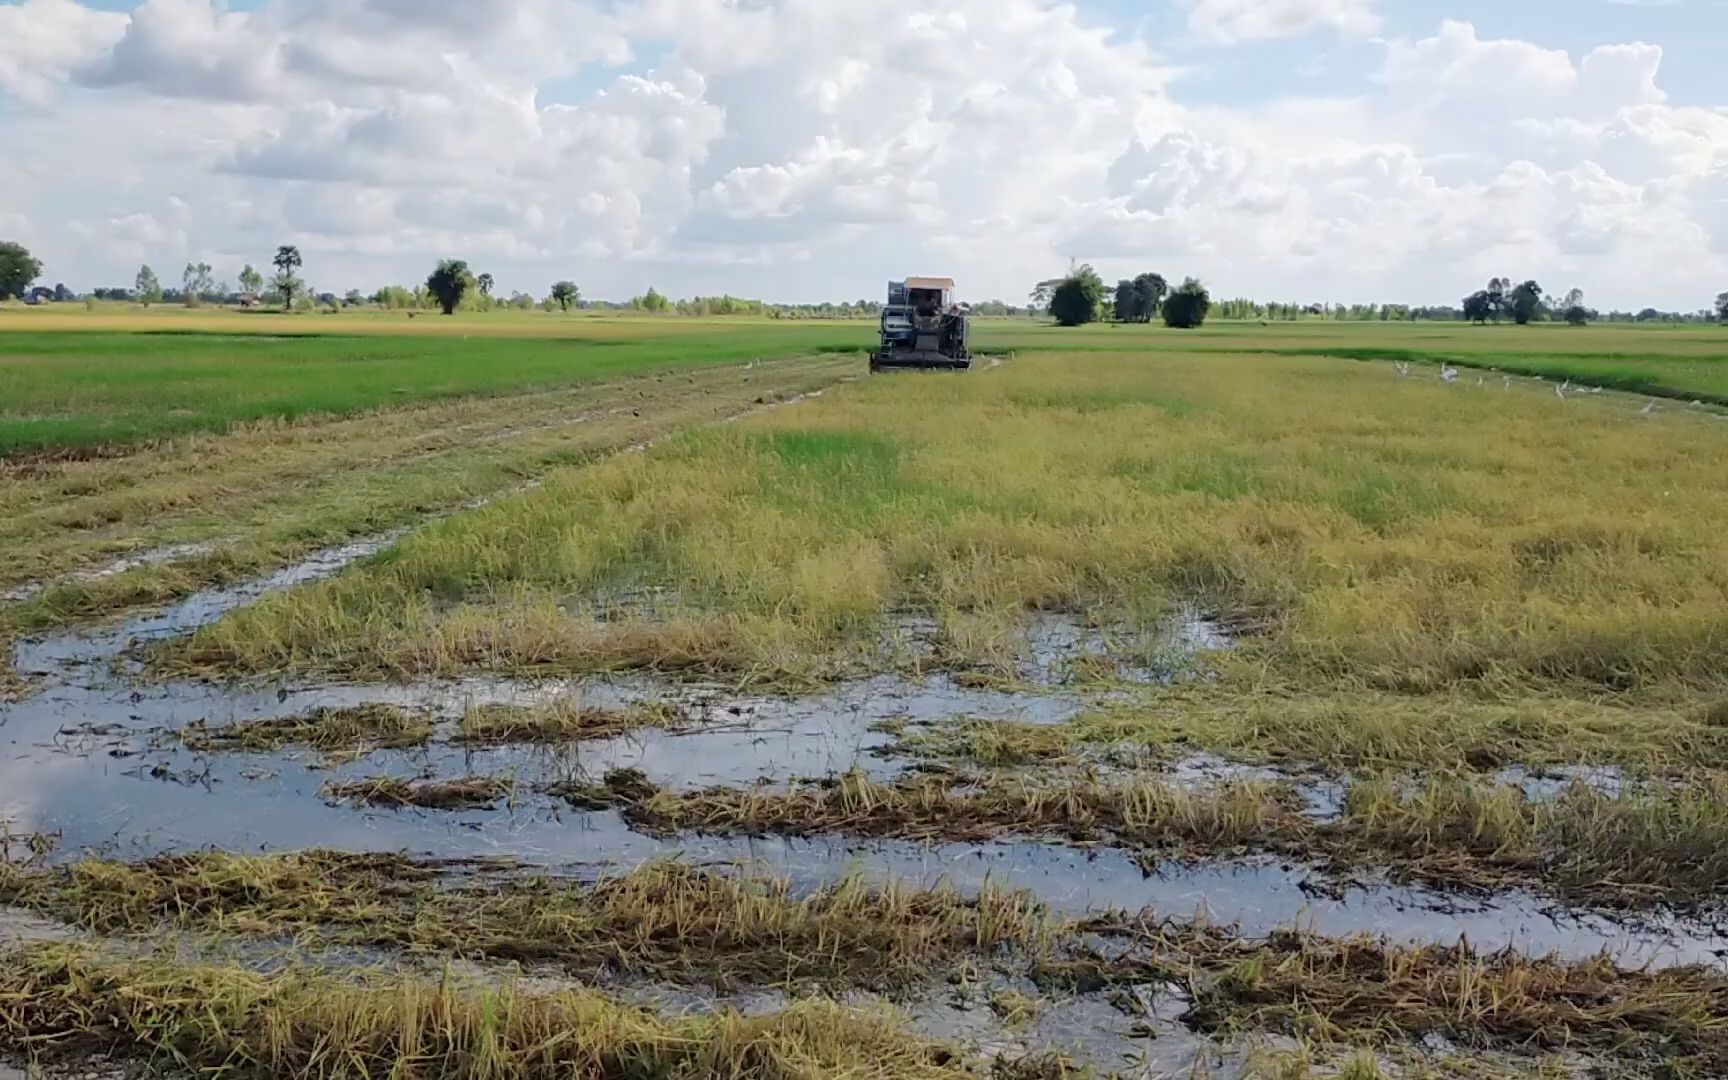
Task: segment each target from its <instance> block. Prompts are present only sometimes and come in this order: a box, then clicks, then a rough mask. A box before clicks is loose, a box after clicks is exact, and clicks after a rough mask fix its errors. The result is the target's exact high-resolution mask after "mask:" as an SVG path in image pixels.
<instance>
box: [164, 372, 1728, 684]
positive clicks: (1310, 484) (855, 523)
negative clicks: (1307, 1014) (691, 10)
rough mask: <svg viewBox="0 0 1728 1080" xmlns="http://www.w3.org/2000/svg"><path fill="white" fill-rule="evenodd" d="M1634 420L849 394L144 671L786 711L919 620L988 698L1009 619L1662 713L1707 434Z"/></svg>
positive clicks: (1358, 678) (455, 538)
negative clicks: (1205, 624) (640, 677)
mask: <svg viewBox="0 0 1728 1080" xmlns="http://www.w3.org/2000/svg"><path fill="white" fill-rule="evenodd" d="M1454 391H1458V392H1454ZM1644 420H1645V418H1642V417H1639V416H1637V410H1636V409H1635V408H1629V407H1627V403H1625V402H1608V401H1605V400H1604V401H1601V402H1598V401H1595V400H1592V401H1591V402H1588V403H1576V402H1574V403H1571V404H1567V403H1562V402H1559V401H1556V400H1555V399H1554V397H1553V395H1552V394H1548V395H1538V394H1506V393H1500V392H1493V393H1477V392H1475V391H1474V390H1473V389H1472V390H1470V391H1468V392H1465V391H1461V390H1460V389H1459V388H1456V387H1452V388H1448V387H1444V386H1442V385H1440V384H1439V383H1438V382H1437V381H1435V380H1415V379H1412V380H1400V379H1395V378H1390V377H1388V376H1387V375H1386V374H1385V372H1383V371H1379V370H1373V369H1369V368H1366V367H1363V366H1359V365H1340V364H1337V363H1335V362H1328V361H1324V360H1321V359H1317V358H1305V357H1297V358H1291V359H1290V360H1289V361H1288V362H1281V363H1278V364H1267V363H1266V362H1264V361H1263V360H1260V359H1256V358H1253V357H1241V356H1221V355H1191V354H1188V355H1170V356H1164V357H1160V358H1158V359H1157V360H1156V361H1155V362H1153V361H1148V362H1146V363H1143V364H1136V363H1126V362H1123V361H1122V360H1121V359H1120V358H1116V357H1098V356H1082V355H1074V356H1032V357H1025V358H1022V359H1020V360H1018V361H1016V362H1015V363H1014V364H1011V365H1007V366H1005V367H1003V368H1001V369H999V370H996V371H992V372H990V373H988V375H987V376H983V377H976V378H973V377H962V378H953V379H924V378H914V379H880V380H872V381H870V382H868V383H864V384H860V385H856V386H852V387H848V388H847V390H846V391H845V392H844V393H839V394H832V395H828V396H826V397H824V398H823V399H821V400H820V401H815V402H811V403H808V404H807V405H805V406H803V407H800V408H799V409H796V410H784V411H780V412H776V413H773V414H770V415H766V416H760V417H755V418H752V419H751V420H750V421H748V422H746V423H742V424H738V425H732V426H729V427H727V428H725V429H724V430H708V431H704V432H700V433H696V434H693V435H691V436H689V437H686V438H681V439H677V440H673V441H671V442H669V443H667V444H664V445H663V446H661V447H658V448H656V450H655V451H654V452H653V453H651V454H647V455H641V456H635V457H632V458H630V459H628V460H619V461H613V462H608V463H606V464H604V465H602V466H599V467H597V468H594V469H590V470H584V471H582V472H580V473H576V472H569V473H563V474H560V475H558V476H556V477H555V478H553V480H552V481H551V482H550V483H548V484H547V485H546V486H545V487H544V488H542V489H540V490H537V491H534V492H531V493H527V494H524V495H522V496H519V497H515V498H511V499H507V500H503V501H500V502H499V503H497V504H494V505H492V506H489V507H487V508H485V509H484V510H481V511H477V512H475V513H472V514H465V515H461V516H459V517H457V518H454V519H452V520H450V521H447V522H443V523H440V524H439V525H437V526H434V527H431V528H428V529H426V530H423V531H422V532H420V533H418V534H416V535H415V536H413V537H410V538H409V539H407V540H405V541H404V542H403V543H402V544H400V545H399V546H398V547H397V548H396V549H395V550H394V551H393V552H392V553H391V554H390V556H389V557H388V558H385V559H381V560H378V561H376V562H374V563H373V564H371V565H368V566H366V567H364V568H362V569H361V570H359V571H358V572H354V573H350V574H347V575H344V576H343V577H342V578H341V579H339V580H335V581H331V582H326V583H323V584H321V585H318V586H315V587H312V588H308V589H301V590H295V591H293V592H291V593H287V594H283V595H278V596H272V597H268V598H265V599H264V600H263V601H262V602H260V603H259V604H257V605H255V606H253V607H251V608H249V609H247V610H245V611H242V612H239V613H237V614H235V615H233V616H230V617H229V618H227V619H225V620H223V621H222V622H220V623H218V624H216V625H215V626H212V627H208V628H206V629H204V630H202V631H200V632H199V633H198V634H197V635H195V636H193V637H192V638H190V639H188V640H185V641H180V642H174V643H170V644H168V645H166V646H164V647H162V648H161V649H159V650H158V651H157V653H156V656H157V659H158V661H159V666H160V668H161V669H162V670H165V671H169V672H179V673H194V674H209V673H221V674H270V673H278V672H284V671H291V670H292V671H298V672H304V671H306V670H308V669H311V670H318V671H322V672H326V673H330V674H334V675H341V676H346V677H362V678H364V677H374V678H376V677H380V676H390V677H400V676H403V675H410V676H416V677H422V676H446V675H451V674H456V673H460V672H465V671H472V670H476V669H485V670H490V671H497V670H500V669H508V670H517V671H522V672H533V673H547V674H551V673H570V672H583V671H595V670H615V669H619V668H640V669H648V670H659V671H662V672H667V673H685V672H688V673H693V674H699V675H726V676H729V677H732V678H733V679H734V680H735V681H739V682H752V681H756V682H762V683H781V684H788V685H795V684H799V683H808V682H810V681H812V680H820V679H824V678H833V677H837V676H846V675H860V674H867V673H870V672H872V671H879V670H881V669H882V667H883V666H884V664H885V663H891V662H893V660H894V657H892V656H891V655H887V653H888V652H889V650H885V649H884V648H883V647H882V646H883V639H884V631H885V630H890V629H891V625H890V620H891V619H892V618H893V616H894V613H898V612H906V611H911V612H918V613H922V614H925V615H927V616H929V617H930V618H931V619H932V620H933V621H934V622H935V628H934V636H935V638H936V642H937V646H938V651H937V656H936V662H937V663H938V664H940V665H941V666H944V667H947V668H949V669H952V670H964V671H969V672H973V673H978V674H983V675H987V676H990V675H1011V674H1012V673H1013V671H1014V661H1015V660H1016V659H1018V658H1019V657H1020V656H1021V655H1022V654H1023V652H1024V648H1025V643H1024V629H1025V615H1026V613H1027V612H1028V611H1069V612H1081V613H1085V614H1086V615H1087V616H1089V617H1091V618H1093V619H1095V620H1096V621H1097V622H1099V623H1101V624H1103V625H1120V626H1125V627H1131V628H1138V627H1146V628H1155V627H1156V626H1157V623H1158V619H1159V616H1160V615H1162V614H1163V613H1165V612H1168V611H1169V610H1170V609H1171V608H1173V607H1175V606H1177V605H1179V604H1181V605H1194V606H1198V607H1199V608H1200V609H1202V610H1207V611H1211V612H1215V613H1218V614H1220V615H1222V616H1224V617H1225V621H1226V622H1227V623H1234V624H1239V625H1246V626H1249V627H1251V628H1253V629H1254V630H1256V631H1258V632H1256V633H1251V634H1248V635H1245V636H1244V637H1243V638H1242V640H1241V641H1240V642H1239V643H1238V648H1237V650H1236V655H1237V657H1238V658H1239V661H1240V662H1239V663H1230V664H1227V665H1225V666H1224V667H1223V669H1222V673H1223V675H1224V676H1225V679H1226V682H1225V684H1224V685H1225V686H1226V687H1227V688H1228V689H1231V690H1238V691H1249V690H1252V691H1256V692H1258V690H1259V689H1260V688H1261V687H1264V686H1266V685H1267V684H1268V683H1270V684H1271V685H1273V686H1276V687H1279V688H1289V689H1292V690H1295V691H1300V692H1303V693H1308V694H1314V695H1317V696H1322V697H1323V696H1325V695H1328V694H1332V693H1341V692H1342V693H1351V694H1356V693H1361V692H1370V693H1389V694H1399V695H1405V696H1407V697H1411V698H1421V697H1425V696H1436V697H1438V698H1441V699H1444V700H1456V699H1457V698H1458V697H1459V696H1460V695H1471V694H1473V695H1476V696H1477V697H1479V698H1481V699H1483V700H1492V701H1498V702H1501V703H1506V704H1516V703H1518V702H1520V701H1527V700H1537V699H1540V700H1544V701H1552V700H1558V699H1565V700H1568V701H1576V702H1590V701H1601V700H1604V699H1605V695H1610V694H1612V695H1614V697H1613V700H1615V701H1617V702H1624V703H1630V704H1639V705H1643V706H1649V707H1654V706H1657V705H1663V706H1668V707H1671V708H1677V709H1678V710H1679V711H1681V712H1683V713H1689V712H1690V711H1692V710H1694V709H1696V708H1698V707H1701V706H1703V705H1705V704H1706V703H1708V702H1710V701H1714V700H1719V699H1722V698H1728V647H1725V646H1728V614H1725V613H1728V571H1725V570H1724V568H1725V567H1728V517H1725V516H1724V513H1723V506H1724V505H1728V503H1725V502H1724V497H1725V496H1728V480H1725V477H1724V473H1723V471H1722V470H1721V469H1720V468H1717V467H1716V463H1717V461H1718V460H1719V458H1720V451H1721V447H1722V439H1723V438H1724V437H1725V434H1728V429H1724V428H1723V427H1722V425H1717V424H1704V423H1658V424H1655V425H1652V424H1649V423H1645V422H1644ZM1652 477H1661V478H1662V481H1661V482H1660V483H1653V482H1652V480H1651V478H1652ZM645 590H651V591H652V592H651V595H654V596H655V597H657V598H659V600H658V602H657V604H656V606H655V609H654V610H653V611H632V610H630V609H625V610H624V611H623V612H617V611H601V610H600V608H601V607H603V604H604V598H605V597H607V596H617V595H642V594H643V593H644V591H645Z"/></svg>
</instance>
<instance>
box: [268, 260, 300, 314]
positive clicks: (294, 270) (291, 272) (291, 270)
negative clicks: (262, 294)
mask: <svg viewBox="0 0 1728 1080" xmlns="http://www.w3.org/2000/svg"><path fill="white" fill-rule="evenodd" d="M270 265H272V266H274V267H275V268H276V280H275V282H274V284H275V286H276V294H277V295H278V296H280V297H281V298H282V310H283V311H287V310H288V309H289V308H291V307H293V306H294V297H295V296H296V295H298V294H299V292H300V288H301V281H300V278H299V271H300V267H302V266H304V265H305V260H303V259H301V258H300V249H299V248H297V247H295V246H294V245H293V244H283V245H282V246H281V247H279V248H277V249H276V257H275V258H274V259H271V260H270Z"/></svg>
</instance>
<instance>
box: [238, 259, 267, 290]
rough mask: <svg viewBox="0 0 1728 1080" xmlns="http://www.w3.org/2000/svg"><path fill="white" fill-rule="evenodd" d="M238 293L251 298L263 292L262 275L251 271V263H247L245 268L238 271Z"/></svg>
mask: <svg viewBox="0 0 1728 1080" xmlns="http://www.w3.org/2000/svg"><path fill="white" fill-rule="evenodd" d="M240 291H241V292H246V293H251V294H252V295H253V296H258V295H260V294H262V293H263V292H264V275H263V274H260V273H259V272H258V271H256V270H254V269H252V264H251V263H247V264H246V268H245V269H244V270H242V271H240Z"/></svg>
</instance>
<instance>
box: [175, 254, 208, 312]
mask: <svg viewBox="0 0 1728 1080" xmlns="http://www.w3.org/2000/svg"><path fill="white" fill-rule="evenodd" d="M215 289H216V279H215V277H214V276H212V274H211V270H210V264H209V263H187V264H186V269H185V270H184V271H182V272H181V274H180V291H181V292H183V293H185V294H186V306H187V307H197V306H198V304H199V303H200V302H201V301H202V300H203V299H204V298H205V297H206V296H208V295H210V294H211V293H212V292H214V291H215Z"/></svg>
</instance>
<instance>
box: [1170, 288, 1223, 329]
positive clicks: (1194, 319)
mask: <svg viewBox="0 0 1728 1080" xmlns="http://www.w3.org/2000/svg"><path fill="white" fill-rule="evenodd" d="M1211 310H1212V294H1211V293H1208V292H1207V291H1206V286H1204V285H1202V284H1200V282H1198V281H1196V280H1195V279H1193V278H1189V279H1188V280H1186V281H1184V282H1183V283H1182V287H1181V288H1179V289H1177V290H1176V291H1175V292H1173V293H1171V294H1170V296H1169V298H1168V299H1167V300H1165V301H1164V325H1165V326H1168V327H1170V328H1171V329H1174V330H1194V329H1197V328H1198V327H1200V326H1201V325H1203V324H1204V323H1205V322H1206V313H1207V312H1209V311H1211Z"/></svg>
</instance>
